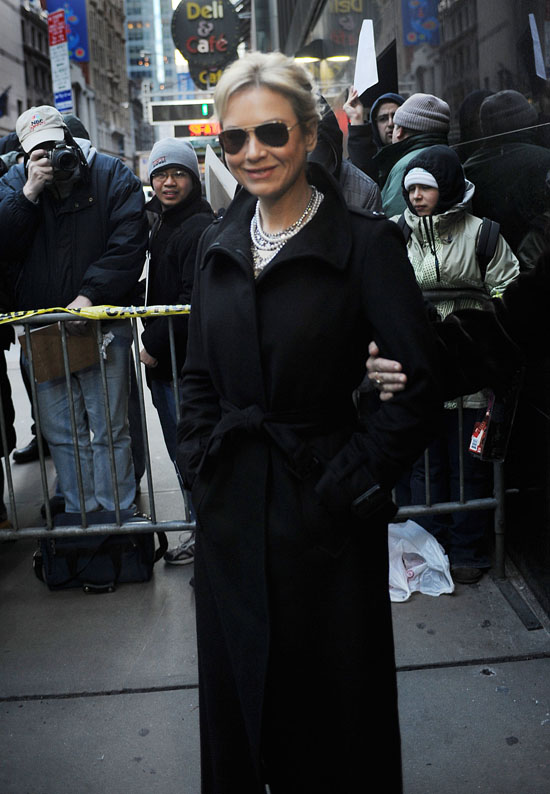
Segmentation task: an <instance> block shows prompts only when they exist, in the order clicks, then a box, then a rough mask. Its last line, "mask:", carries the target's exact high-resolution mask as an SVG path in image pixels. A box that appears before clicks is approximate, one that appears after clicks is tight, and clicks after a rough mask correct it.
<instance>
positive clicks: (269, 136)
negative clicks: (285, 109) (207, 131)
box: [218, 121, 299, 154]
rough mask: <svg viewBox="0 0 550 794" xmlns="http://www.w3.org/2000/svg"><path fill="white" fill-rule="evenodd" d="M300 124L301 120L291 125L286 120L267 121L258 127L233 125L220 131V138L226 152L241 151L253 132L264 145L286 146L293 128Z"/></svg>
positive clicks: (234, 152) (235, 152)
mask: <svg viewBox="0 0 550 794" xmlns="http://www.w3.org/2000/svg"><path fill="white" fill-rule="evenodd" d="M298 124H299V122H296V124H292V125H291V126H290V127H289V126H287V125H286V124H285V123H284V121H266V123H265V124H258V126H257V127H233V128H232V129H229V130H223V131H222V132H220V134H219V135H218V140H219V142H220V144H221V146H222V148H223V150H224V152H225V153H226V154H237V153H238V152H240V151H241V149H242V148H243V146H244V145H245V143H246V141H247V138H248V136H249V135H250V133H251V132H253V133H254V135H255V136H256V139H257V140H258V141H259V142H260V143H263V144H264V146H275V147H280V146H286V144H287V143H288V140H289V138H290V132H291V130H293V129H294V127H297V126H298Z"/></svg>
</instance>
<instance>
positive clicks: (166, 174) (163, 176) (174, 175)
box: [151, 171, 187, 182]
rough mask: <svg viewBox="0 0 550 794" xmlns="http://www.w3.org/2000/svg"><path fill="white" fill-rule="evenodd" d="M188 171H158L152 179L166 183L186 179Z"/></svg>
mask: <svg viewBox="0 0 550 794" xmlns="http://www.w3.org/2000/svg"><path fill="white" fill-rule="evenodd" d="M186 176H187V171H157V172H156V174H153V176H152V177H151V179H156V180H157V182H166V180H167V179H169V178H170V179H185V177H186Z"/></svg>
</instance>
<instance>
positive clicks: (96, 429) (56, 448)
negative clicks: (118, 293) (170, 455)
mask: <svg viewBox="0 0 550 794" xmlns="http://www.w3.org/2000/svg"><path fill="white" fill-rule="evenodd" d="M108 330H109V331H112V333H113V334H114V338H113V340H112V341H111V342H110V344H108V345H107V347H106V356H107V358H106V360H105V370H106V376H107V389H108V394H109V412H110V418H111V433H112V438H113V449H114V460H115V471H116V480H117V485H118V496H119V503H120V507H121V509H125V508H129V507H131V506H132V504H133V503H134V499H135V493H136V483H135V478H134V467H133V463H132V449H131V442H130V432H129V428H128V392H129V387H130V345H131V341H132V336H131V328H130V323H128V322H124V321H123V322H117V323H116V324H114V323H113V324H110V325H109V327H108ZM71 384H72V389H73V402H74V407H75V418H76V430H77V438H78V448H79V453H80V465H81V471H82V485H83V491H84V502H85V509H86V512H89V511H92V510H100V509H104V510H114V507H115V502H114V494H113V483H112V478H111V466H110V462H109V447H108V435H107V420H106V415H105V404H104V399H103V386H102V380H101V372H100V368H99V364H96V365H94V366H92V367H86V368H85V369H82V370H79V371H78V372H73V373H72V375H71ZM37 391H38V406H39V410H40V421H41V428H42V433H43V435H44V437H45V438H46V440H47V442H48V445H49V447H50V451H51V454H52V458H53V462H54V464H55V468H56V471H57V476H58V480H59V487H60V489H61V492H62V494H63V496H64V498H65V510H66V511H67V512H68V513H77V512H80V499H79V495H78V480H77V467H76V459H75V453H74V447H73V439H72V436H71V420H70V411H69V396H68V393H67V386H66V382H65V378H64V377H63V378H57V379H55V380H51V381H46V382H45V383H39V384H37Z"/></svg>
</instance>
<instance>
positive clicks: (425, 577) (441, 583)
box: [388, 520, 455, 601]
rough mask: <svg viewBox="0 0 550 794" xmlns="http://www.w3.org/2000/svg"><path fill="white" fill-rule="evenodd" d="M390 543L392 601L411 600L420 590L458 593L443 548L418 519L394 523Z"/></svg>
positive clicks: (390, 531) (425, 593)
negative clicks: (418, 522) (455, 590)
mask: <svg viewBox="0 0 550 794" xmlns="http://www.w3.org/2000/svg"><path fill="white" fill-rule="evenodd" d="M388 546H389V555H390V599H391V600H392V601H407V599H408V598H410V596H411V593H414V592H416V591H419V592H421V593H424V595H431V596H438V595H441V594H442V593H452V592H454V589H455V586H454V582H453V580H452V577H451V571H450V567H449V558H448V557H447V555H446V554H445V551H444V549H443V547H442V546H440V544H439V543H438V542H437V540H436V539H435V538H434V537H433V535H430V533H429V532H427V531H426V530H425V529H424V528H423V527H421V526H420V525H419V524H417V523H416V522H415V521H411V520H408V521H406V522H405V523H404V524H390V525H389V527H388Z"/></svg>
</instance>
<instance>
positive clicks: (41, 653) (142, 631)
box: [0, 354, 550, 794]
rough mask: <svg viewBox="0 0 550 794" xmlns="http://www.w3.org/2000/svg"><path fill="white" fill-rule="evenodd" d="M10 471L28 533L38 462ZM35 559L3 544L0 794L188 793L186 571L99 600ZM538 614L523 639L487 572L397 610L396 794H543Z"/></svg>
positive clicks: (161, 491)
mask: <svg viewBox="0 0 550 794" xmlns="http://www.w3.org/2000/svg"><path fill="white" fill-rule="evenodd" d="M9 367H10V376H11V378H12V383H13V386H14V391H15V395H16V406H17V412H18V414H17V422H18V428H17V429H18V440H19V444H24V443H26V442H27V440H28V427H29V425H30V420H29V417H28V415H25V410H26V398H25V397H24V394H23V392H22V386H21V384H20V382H19V375H18V367H17V360H16V357H15V356H14V355H13V354H11V355H10V360H9ZM148 416H149V419H150V423H151V424H150V428H151V429H150V435H151V445H152V456H153V461H154V477H155V494H156V497H157V501H158V510H159V514H160V515H159V517H160V518H161V519H162V518H166V519H167V518H172V517H174V516H177V515H180V514H181V513H180V511H181V494H180V491H179V487H178V485H177V482H176V481H175V475H174V474H173V469H172V465H171V463H170V461H169V460H168V457H167V455H166V452H165V450H164V446H163V442H162V437H161V434H160V430H159V428H158V424H156V417H155V415H154V411H153V410H149V412H148ZM13 472H14V477H15V480H16V489H17V494H18V499H20V500H22V502H23V515H24V517H25V520H26V521H28V522H29V523H35V522H37V521H38V512H39V508H40V503H41V496H40V494H39V487H37V484H38V483H39V473H38V465H37V464H27V465H26V466H14V469H13ZM142 507H143V508H144V509H146V508H147V497H146V495H145V496H144V497H143V502H142ZM170 542H171V545H175V544H176V543H177V537H176V536H174V535H172V536H171V537H170ZM34 548H35V543H34V542H32V541H28V540H25V541H18V542H17V543H8V544H2V545H1V546H0V608H1V613H2V616H1V619H0V659H1V662H0V715H1V717H0V747H1V748H2V752H1V761H0V792H1V793H2V794H61V792H66V791H70V792H71V794H103V793H104V792H108V793H109V794H128V792H130V794H146V793H147V794H150V792H155V794H174V793H175V792H178V794H199V791H200V788H199V747H198V708H197V666H196V653H195V631H194V597H193V590H192V588H191V587H190V586H189V579H190V577H191V574H192V571H191V568H190V566H185V567H175V566H174V567H171V566H168V565H165V564H164V563H159V564H158V565H157V566H156V571H155V575H154V577H153V580H152V581H151V582H149V583H146V584H139V585H124V586H120V587H119V589H118V590H117V591H116V592H115V593H112V594H109V595H103V596H89V595H84V594H83V593H82V591H80V590H67V591H63V592H56V593H52V592H50V591H49V590H48V589H47V588H46V587H45V586H44V585H43V584H41V583H40V582H39V581H38V580H37V579H36V578H35V576H34V574H33V572H32V568H31V558H32V553H33V551H34ZM365 574H366V575H367V574H368V571H367V570H366V571H365ZM514 581H515V585H516V588H517V590H518V591H519V592H520V593H521V594H522V595H523V597H525V599H526V600H529V595H528V593H527V591H526V590H525V588H524V587H523V584H522V582H521V580H520V579H519V578H515V580H514ZM532 606H533V607H534V609H535V610H536V609H537V605H536V604H532ZM539 617H540V619H541V622H542V623H543V626H542V627H541V628H540V629H538V630H533V631H528V630H527V629H526V627H525V626H524V624H523V623H522V621H521V620H520V618H519V617H518V615H517V614H516V612H515V611H514V610H513V609H512V608H511V607H510V605H509V603H508V601H507V600H506V599H505V598H504V597H503V595H502V593H501V590H500V589H499V587H498V586H497V583H495V582H493V581H492V579H491V578H490V577H489V576H486V577H484V579H483V580H482V581H481V582H480V583H479V584H477V585H470V586H460V585H459V586H457V589H456V592H455V593H454V594H453V595H452V596H441V597H440V598H430V597H427V596H421V595H415V596H413V597H412V598H411V600H410V601H408V602H406V603H404V604H396V605H394V624H395V638H396V649H397V665H398V681H399V690H400V712H401V725H402V735H403V760H404V775H405V794H457V792H464V793H465V794H471V792H483V793H484V794H520V793H521V794H524V793H525V794H548V792H549V791H550V683H549V681H550V633H549V631H548V621H547V618H546V616H544V615H539ZM375 652H376V636H373V653H375ZM372 685H373V707H372V711H371V712H370V713H369V714H366V715H365V719H368V720H371V721H372V722H373V723H374V724H376V718H377V711H378V709H380V708H383V707H384V704H383V703H379V702H378V701H377V698H376V681H373V682H372ZM319 696H320V697H322V696H323V694H322V692H321V693H319ZM365 771H366V776H367V777H366V782H365V788H364V791H365V792H366V791H372V792H374V791H384V785H383V779H384V770H383V766H382V767H381V768H380V767H379V768H378V769H377V770H376V774H373V772H374V770H372V769H370V770H369V769H366V770H365ZM378 780H380V782H378ZM373 781H374V782H373ZM235 794H238V792H236V793H235ZM334 794H339V792H334Z"/></svg>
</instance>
